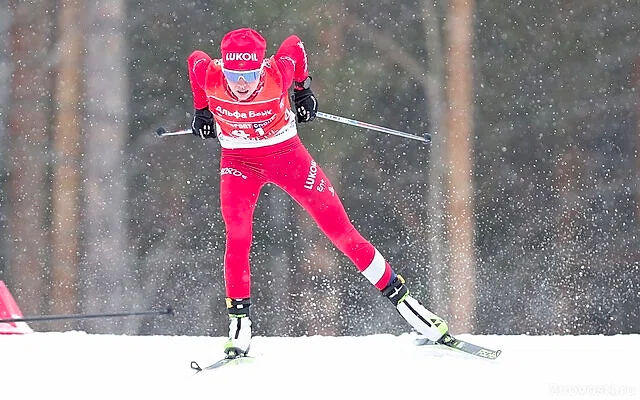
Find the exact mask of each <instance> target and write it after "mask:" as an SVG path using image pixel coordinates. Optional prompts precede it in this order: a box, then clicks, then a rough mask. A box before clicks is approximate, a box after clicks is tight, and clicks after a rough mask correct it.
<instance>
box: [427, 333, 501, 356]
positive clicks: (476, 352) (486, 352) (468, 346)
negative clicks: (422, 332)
mask: <svg viewBox="0 0 640 400" xmlns="http://www.w3.org/2000/svg"><path fill="white" fill-rule="evenodd" d="M415 344H416V345H417V346H425V345H435V346H446V347H449V348H451V349H454V350H458V351H462V352H465V353H467V354H471V355H473V356H476V357H481V358H486V359H489V360H495V359H496V358H498V356H500V354H501V353H502V350H491V349H488V348H486V347H482V346H478V345H476V344H473V343H469V342H467V341H464V340H461V339H456V338H454V337H453V336H451V335H449V334H447V335H444V336H443V337H442V339H440V340H439V341H437V342H434V341H433V340H429V339H427V338H417V339H416V341H415Z"/></svg>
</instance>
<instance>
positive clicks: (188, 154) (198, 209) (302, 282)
mask: <svg viewBox="0 0 640 400" xmlns="http://www.w3.org/2000/svg"><path fill="white" fill-rule="evenodd" d="M81 4H83V3H82V2H73V1H69V2H35V1H30V2H13V1H12V2H9V7H8V8H9V9H10V10H11V12H10V13H9V18H10V20H11V22H10V24H4V25H2V26H6V27H7V28H6V29H7V30H8V33H9V34H10V38H11V39H10V40H8V41H3V42H2V43H3V45H5V46H7V48H6V49H5V51H3V54H4V56H3V57H4V58H3V60H7V61H5V62H2V63H0V68H2V66H6V65H8V66H9V68H10V69H11V71H10V82H11V87H10V88H7V89H10V92H9V94H8V95H6V96H5V95H3V96H2V98H7V99H8V101H7V103H8V108H6V109H7V110H8V111H7V112H3V113H2V118H3V120H4V124H5V125H6V137H3V138H2V143H3V144H5V146H2V151H1V154H2V168H3V169H4V171H5V174H4V175H5V176H4V177H3V179H2V180H0V183H1V184H2V186H3V189H4V190H3V192H4V193H3V195H2V197H0V199H1V200H2V204H1V212H2V215H3V216H5V217H4V218H3V219H2V221H3V226H2V227H3V230H4V231H5V232H6V235H4V238H5V241H4V245H3V247H2V250H1V251H0V261H1V264H0V278H1V279H4V280H6V281H7V282H8V283H9V286H10V287H11V289H12V291H13V292H14V295H16V298H17V299H18V302H19V303H20V305H21V307H22V309H23V312H24V313H25V314H37V313H46V312H50V311H53V309H50V308H49V306H48V305H47V304H48V303H49V302H52V303H51V304H58V303H57V302H61V303H60V304H62V302H69V303H68V304H69V306H71V307H74V306H75V307H77V308H78V311H81V312H88V311H119V310H125V309H134V308H135V309H139V308H152V307H158V306H164V305H166V304H173V305H174V307H175V308H176V311H177V315H176V316H175V317H174V318H172V319H157V320H140V321H132V322H129V323H128V325H126V324H122V323H120V322H115V323H114V322H113V321H110V322H105V323H104V324H100V323H97V324H90V325H89V324H88V325H86V326H83V327H84V328H85V329H87V330H89V331H97V332H131V333H146V334H149V333H166V334H212V335H225V334H226V325H227V321H226V317H225V315H224V313H225V310H224V303H223V297H224V285H223V280H222V260H223V256H224V254H223V252H224V231H223V228H224V226H223V223H222V219H221V216H220V213H219V209H218V204H219V203H218V188H217V182H218V164H219V146H218V145H217V143H216V142H215V141H201V140H198V139H195V138H193V137H191V136H188V137H186V136H185V137H170V138H162V139H159V138H155V137H154V136H153V135H152V133H153V131H154V130H155V129H156V128H157V127H158V126H164V127H166V128H167V129H180V128H183V127H185V126H187V125H188V124H189V121H190V118H191V115H190V113H191V111H192V104H191V94H190V90H189V84H188V77H187V73H186V61H185V60H186V57H187V56H188V54H189V53H190V52H191V51H192V50H194V49H196V48H198V49H202V50H204V51H207V52H208V53H209V54H211V55H212V56H214V57H215V56H218V54H219V50H218V46H219V41H220V39H221V38H222V36H223V35H224V33H226V32H227V31H228V30H230V29H234V28H237V27H240V26H247V25H248V26H252V27H254V28H256V29H258V30H260V31H261V32H262V33H263V34H264V36H265V37H266V38H267V41H268V46H269V47H268V52H269V53H270V54H272V53H273V52H274V51H275V50H276V48H277V46H278V45H279V44H280V42H281V41H282V40H283V39H284V38H285V37H286V36H288V35H289V34H292V33H295V34H297V35H299V36H300V37H301V38H303V40H304V41H305V46H306V50H307V53H308V56H309V61H310V69H311V74H312V75H313V77H314V91H315V92H316V95H317V96H318V99H319V102H320V108H321V110H323V111H327V112H331V113H336V114H339V115H344V116H347V117H354V118H357V119H360V120H363V121H368V122H372V123H376V124H380V125H384V126H389V127H393V128H395V129H401V130H405V131H408V132H413V133H421V132H430V133H432V134H433V136H434V143H433V144H432V145H431V146H430V147H428V146H423V145H421V144H416V143H413V142H410V141H407V140H406V139H402V138H397V137H392V136H387V135H384V134H379V133H375V132H370V131H365V130H359V129H355V128H352V127H347V126H343V125H339V124H336V123H334V122H330V121H321V120H317V121H315V122H313V123H312V124H306V125H300V127H299V131H300V136H301V137H302V139H303V141H305V143H306V144H307V146H308V147H309V150H310V151H311V153H312V154H313V155H314V157H315V158H316V160H317V161H318V162H319V163H320V164H321V165H322V167H323V168H324V169H325V171H326V172H327V173H328V175H329V176H330V177H331V179H332V183H333V185H334V187H335V188H336V190H337V192H338V193H339V194H340V196H341V197H342V198H343V201H344V204H345V207H346V208H347V211H348V212H349V214H350V216H351V217H352V219H353V220H354V223H355V225H356V226H357V227H358V228H359V229H360V230H361V231H362V233H363V235H364V236H365V237H367V238H368V239H370V240H371V241H372V242H373V243H374V244H375V245H376V246H377V247H378V248H379V249H380V251H381V252H382V253H383V254H384V255H385V257H386V258H387V259H388V260H389V262H390V263H391V264H392V265H393V266H394V267H395V268H396V270H397V271H398V272H399V273H401V274H403V275H404V276H405V278H407V280H408V282H409V284H410V287H411V290H412V291H413V292H414V293H415V294H416V296H417V297H419V298H421V299H423V300H424V301H425V302H426V303H427V304H428V305H429V306H430V307H432V308H433V309H434V310H435V311H437V312H439V313H440V314H442V316H444V317H446V318H452V317H454V316H455V314H456V313H458V312H460V310H461V309H465V310H467V311H464V312H463V313H462V314H464V316H465V318H467V319H466V322H463V323H462V325H461V326H462V327H463V328H462V329H463V330H464V329H470V328H468V327H471V326H472V325H474V326H475V328H474V331H475V332H478V333H527V332H531V333H617V332H630V331H633V330H637V329H638V328H640V327H639V325H640V321H639V316H638V311H637V310H638V304H639V303H640V299H639V297H640V295H639V293H640V283H639V280H638V278H637V276H638V261H639V260H638V259H639V257H638V252H639V250H640V246H639V244H638V239H637V238H638V233H639V232H638V221H637V218H638V216H637V208H638V206H637V202H636V196H637V189H636V185H637V182H636V179H637V178H636V177H635V176H636V173H635V171H636V170H637V164H636V163H637V159H636V158H637V155H636V151H637V150H636V148H637V135H638V131H637V121H638V117H637V115H638V98H637V82H635V81H634V78H633V73H634V71H635V70H636V69H637V64H636V63H637V52H638V48H637V43H639V41H638V39H640V38H639V37H638V36H639V31H640V27H639V26H638V22H637V21H638V20H639V19H638V16H640V6H638V5H636V4H633V3H632V2H623V1H613V0H612V1H606V2H602V1H596V0H587V1H584V0H583V1H577V0H576V1H569V2H562V3H561V4H555V3H552V4H545V5H544V7H542V6H540V5H538V3H536V4H526V5H524V4H523V3H513V4H512V3H508V4H505V3H504V2H500V1H497V0H481V1H477V2H475V4H473V3H472V2H455V1H451V2H445V1H433V2H430V1H403V2H398V1H381V2H378V3H376V4H363V3H361V2H353V1H343V2H331V1H329V2H325V3H322V4H318V3H317V2H311V1H306V0H304V1H300V2H297V3H295V4H293V3H287V4H285V3H282V4H279V3H264V4H263V3H260V4H244V5H243V7H241V8H240V9H238V8H237V5H236V3H233V2H228V1H220V2H205V1H193V2H187V3H184V4H180V5H179V6H178V5H176V4H174V3H172V2H165V1H151V0H142V1H138V2H135V3H131V2H123V1H120V0H118V1H108V0H103V1H99V2H96V3H95V4H91V5H83V7H80V5H81ZM72 6H74V7H72ZM75 6H78V8H75ZM66 7H72V8H66ZM465 7H473V9H471V8H465ZM72 12H78V13H80V14H72ZM454 12H463V13H465V14H463V16H462V17H461V18H462V19H460V20H466V19H468V18H469V19H470V16H471V15H472V16H473V19H470V20H471V22H472V23H473V25H472V26H468V25H466V24H464V23H463V24H461V25H458V24H457V23H456V21H460V20H459V19H457V17H456V14H455V13H454ZM470 12H472V13H471V14H470ZM67 13H68V14H67ZM68 15H69V16H72V18H77V19H78V20H80V21H83V22H82V23H80V24H76V25H75V26H74V27H72V26H70V25H67V24H66V23H64V22H60V21H63V20H64V18H65V16H68ZM73 15H75V17H73ZM125 15H127V16H128V17H126V18H125ZM467 28H468V30H466V29H467ZM74 29H80V30H79V31H76V30H74ZM74 32H75V36H74V37H75V38H76V39H82V40H81V42H82V43H83V44H82V45H81V47H82V50H81V51H80V52H78V50H77V47H75V46H77V44H74V43H76V42H68V41H65V37H66V36H65V35H66V34H70V33H74ZM454 35H458V40H461V41H462V42H454V41H452V38H453V37H454ZM80 36H81V37H80ZM465 41H469V42H468V43H467V44H464V42H465ZM78 43H79V42H78ZM456 43H462V46H467V45H472V49H471V53H470V55H471V56H472V57H473V62H472V64H471V65H468V64H465V62H464V60H465V58H466V59H468V56H464V47H462V50H461V51H458V50H456V47H455V44H456ZM74 49H75V50H74ZM65 53H66V56H64V57H63V55H64V54H65ZM455 54H461V55H463V56H462V58H460V59H456V58H455V57H453V55H455ZM78 56H80V57H79V58H78ZM61 57H62V58H61ZM74 65H75V66H76V68H75V70H74V68H73V67H74ZM459 68H460V69H459ZM65 73H66V74H68V75H65ZM4 75H5V74H4V73H3V74H2V76H4ZM446 75H448V76H449V78H448V79H449V80H445V76H446ZM67 76H69V77H72V78H67ZM74 76H75V78H73V77H74ZM68 79H73V80H74V82H72V83H70V82H69V81H68ZM63 82H66V85H65V86H64V87H66V88H67V89H69V90H68V91H65V92H64V93H63V92H58V90H59V89H62V86H61V85H62V83H63ZM458 84H459V85H461V87H462V89H455V88H456V87H457V86H456V85H458ZM69 85H71V86H69ZM468 85H473V86H472V90H473V97H472V98H471V99H472V100H473V106H472V107H470V109H469V110H468V111H469V112H471V113H472V115H473V120H472V121H465V120H461V119H460V118H462V117H460V116H457V115H456V114H455V113H450V111H454V112H455V111H459V109H460V108H464V107H465V106H460V105H459V104H460V103H458V100H456V97H454V96H453V95H454V94H456V93H458V94H463V95H464V93H465V92H466V93H469V92H468V91H467V90H469V89H468V88H467V89H464V88H465V87H468ZM71 89H73V90H71ZM77 90H81V94H76V95H73V94H72V93H78V92H77ZM457 90H461V91H457ZM63 94H65V95H67V96H70V97H69V98H63V97H62V96H63ZM464 101H468V100H463V102H464ZM74 103H75V105H74ZM65 110H68V111H69V112H70V114H64V112H65ZM63 117H64V118H63ZM64 121H66V122H64ZM63 122H64V123H63ZM458 124H462V125H458ZM0 132H5V131H0ZM60 145H61V147H58V146H60ZM79 150H81V151H80V152H78V151H79ZM61 152H62V153H63V155H62V156H60V153H61ZM469 153H471V156H469ZM454 157H458V160H457V162H456V163H455V164H453V165H452V164H450V163H451V162H452V160H453V159H454ZM78 163H79V166H77V165H78ZM466 163H468V164H466ZM74 165H75V166H76V167H73V166H74ZM460 165H461V167H460ZM70 166H71V167H70ZM456 166H457V167H456ZM63 167H64V168H69V167H70V168H71V169H63ZM65 171H66V175H65V174H64V172H65ZM65 177H66V178H65ZM469 177H471V178H472V179H473V181H469V179H468V178H469ZM450 179H451V180H450ZM450 183H453V186H451V187H450V186H449V184H450ZM69 184H71V186H70V187H73V188H75V189H71V191H70V190H68V189H65V188H66V187H67V186H66V185H69ZM460 185H468V186H466V187H465V186H460ZM73 191H78V192H79V193H72V192H73ZM456 194H458V195H460V196H461V197H460V198H458V201H459V202H458V203H455V204H458V206H457V208H455V209H453V210H455V211H452V209H449V208H447V204H454V203H449V202H450V201H451V200H454V199H455V195H456ZM56 199H58V202H56ZM59 200H64V202H62V203H60V202H59ZM74 202H77V203H75V204H74ZM56 204H59V205H56ZM460 207H462V208H466V211H464V213H466V214H463V215H464V220H461V219H459V217H456V215H454V213H455V214H457V213H458V211H459V210H460ZM255 216H256V220H255V224H256V226H255V230H254V231H255V237H254V247H253V251H252V268H253V278H254V287H253V299H254V304H255V307H254V310H255V312H254V315H255V320H256V321H255V322H256V325H255V326H256V328H257V332H256V333H257V334H259V335H283V334H291V335H300V334H315V333H323V334H367V333H375V332H391V333H399V332H403V331H406V329H407V327H406V326H405V325H404V323H403V322H402V320H401V319H400V318H399V317H398V316H396V315H395V314H394V313H393V312H392V308H391V307H390V305H389V304H388V302H386V300H384V299H382V298H381V297H380V294H379V293H377V291H375V290H374V289H373V288H372V287H371V286H370V285H369V284H368V283H367V282H366V280H364V279H363V278H362V277H361V276H360V274H359V273H358V272H357V270H356V269H355V267H353V266H352V265H351V263H350V262H349V260H348V259H347V258H346V257H344V256H343V255H341V254H340V253H338V252H337V250H335V249H334V248H333V246H332V245H331V243H329V242H328V240H327V239H326V238H325V237H324V236H323V235H322V233H321V232H320V231H319V230H318V229H317V228H316V227H315V225H314V224H313V223H312V221H311V219H310V218H309V217H307V216H306V214H305V213H304V212H303V211H302V210H301V209H300V207H299V206H298V205H297V204H295V203H294V202H292V201H291V200H290V199H289V198H288V197H287V196H286V195H284V193H282V191H281V190H279V189H278V188H276V187H271V186H268V187H266V188H265V189H264V190H263V193H262V197H261V199H260V201H259V203H258V209H257V210H256V213H255ZM76 218H79V220H76ZM457 224H458V225H457ZM459 224H462V225H459ZM74 226H78V228H77V231H76V232H74V231H73V228H72V227H74ZM461 226H464V227H465V228H463V229H460V230H458V228H460V227H461ZM469 226H471V227H473V228H475V229H474V232H472V234H471V232H470V230H469V228H468V227H469ZM60 227H66V228H67V229H71V230H70V231H67V232H68V233H62V231H61V230H57V229H58V228H60ZM447 230H448V231H447ZM61 233H62V235H61V236H62V237H60V236H58V235H57V234H61ZM74 233H75V234H76V235H77V236H75V237H74ZM452 233H455V234H452ZM458 233H459V234H460V235H461V236H457V235H456V234H458ZM456 237H457V238H458V239H456ZM470 240H473V241H474V243H475V247H469V246H467V245H465V243H467V242H468V241H470ZM74 241H77V243H76V242H74ZM74 243H76V244H75V245H77V252H76V254H72V253H69V252H67V253H64V254H66V256H65V255H64V254H63V253H58V252H59V251H61V250H63V248H62V246H67V247H65V248H73V246H74ZM465 246H466V247H465ZM56 254H61V255H58V256H56ZM65 257H66V258H65ZM74 257H77V260H76V261H72V260H73V259H74ZM65 261H71V263H72V264H73V263H75V264H76V266H75V268H78V278H77V279H78V282H77V286H75V287H71V286H73V285H71V284H68V283H67V284H65V285H66V286H64V287H65V288H67V289H74V290H77V291H78V292H77V296H78V298H77V299H76V301H72V300H71V299H70V298H71V297H73V296H75V295H76V294H74V292H73V291H70V292H68V293H67V294H65V295H62V296H64V297H65V298H60V296H59V295H54V296H53V297H50V296H49V288H50V285H52V284H53V283H54V282H58V283H62V282H64V281H65V279H73V275H72V274H66V275H64V276H65V277H66V278H55V274H54V271H55V270H56V269H57V268H61V267H62V266H63V263H64V262H65ZM450 267H451V268H454V269H460V268H462V269H466V268H467V267H468V268H469V269H468V270H467V271H468V276H469V279H467V280H466V282H467V283H469V284H470V286H468V287H467V288H466V290H462V291H459V289H461V288H464V286H463V285H461V283H460V282H459V281H457V280H456V279H457V278H459V276H458V275H457V274H451V273H450V272H449V269H450ZM71 268H73V265H72V266H71ZM474 270H475V272H474ZM474 280H475V283H474V282H473V281H474ZM455 293H459V294H458V295H456V294H455ZM474 296H476V298H475V300H474ZM449 302H452V304H453V306H454V307H453V308H450V307H448V306H447V305H448V303H449ZM457 306H459V307H457ZM473 307H475V309H476V312H475V318H474V317H473V316H472V311H471V312H470V311H469V309H470V308H473ZM70 309H71V308H69V310H70ZM36 328H37V329H38V328H40V329H47V328H50V327H49V326H46V325H43V326H37V327H36Z"/></svg>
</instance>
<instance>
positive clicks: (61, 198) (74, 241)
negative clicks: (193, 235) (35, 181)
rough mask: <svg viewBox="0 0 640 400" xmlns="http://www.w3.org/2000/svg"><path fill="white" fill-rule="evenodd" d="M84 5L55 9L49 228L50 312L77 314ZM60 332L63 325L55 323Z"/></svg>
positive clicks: (72, 2) (69, 5)
mask: <svg viewBox="0 0 640 400" xmlns="http://www.w3.org/2000/svg"><path fill="white" fill-rule="evenodd" d="M82 4H83V2H78V1H66V2H64V3H63V4H62V5H61V7H59V8H58V13H57V16H58V29H59V31H60V33H59V35H58V37H59V39H58V43H57V46H56V52H57V74H56V90H55V103H56V105H57V109H56V111H57V114H56V116H55V119H56V123H55V127H54V133H53V148H54V160H53V164H54V165H53V168H54V176H53V189H52V194H53V213H52V218H53V221H52V222H53V226H52V230H51V248H52V250H51V251H52V259H51V308H50V312H51V313H53V314H74V313H77V312H78V310H77V304H78V298H77V297H78V296H77V293H78V282H77V278H78V262H79V254H80V249H79V245H78V240H79V224H80V216H79V214H80V208H79V201H78V200H79V194H80V191H81V182H82V178H81V163H80V159H81V154H82V150H81V143H82V140H81V133H80V130H81V121H82V110H81V105H82V81H83V79H82V72H81V71H82V69H81V68H80V66H81V65H82V61H83V60H82V52H83V50H84V42H83V31H82V25H81V24H79V23H78V22H79V21H83V20H84V18H83V17H84V15H83V7H82ZM54 325H56V326H57V329H61V328H62V326H64V323H58V324H54Z"/></svg>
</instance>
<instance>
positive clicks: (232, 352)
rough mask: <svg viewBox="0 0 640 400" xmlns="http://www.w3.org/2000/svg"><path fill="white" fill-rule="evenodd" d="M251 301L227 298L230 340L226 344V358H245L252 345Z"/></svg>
mask: <svg viewBox="0 0 640 400" xmlns="http://www.w3.org/2000/svg"><path fill="white" fill-rule="evenodd" d="M250 305H251V300H250V299H229V298H227V310H228V311H229V339H227V341H226V342H225V344H224V352H225V354H226V355H227V356H226V358H237V357H244V356H246V355H247V353H248V352H249V346H250V344H251V320H250V319H249V306H250Z"/></svg>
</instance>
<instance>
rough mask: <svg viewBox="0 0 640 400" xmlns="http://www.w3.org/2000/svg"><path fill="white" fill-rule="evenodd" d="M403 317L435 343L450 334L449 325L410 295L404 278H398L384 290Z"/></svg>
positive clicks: (383, 292) (384, 293)
mask: <svg viewBox="0 0 640 400" xmlns="http://www.w3.org/2000/svg"><path fill="white" fill-rule="evenodd" d="M382 294H383V295H384V296H386V297H387V298H388V299H389V300H391V302H392V303H393V305H395V306H396V309H397V310H398V312H399V313H400V315H402V317H403V318H404V319H405V320H406V321H407V322H408V323H409V325H411V326H412V327H413V329H415V330H416V331H417V332H418V333H420V334H421V335H424V336H425V337H426V338H427V339H429V340H432V341H434V342H437V341H439V340H440V339H442V337H443V336H445V335H446V334H447V333H448V332H449V327H448V326H447V323H446V322H445V320H443V319H442V318H440V317H438V316H437V315H435V314H434V313H432V312H431V311H429V310H427V309H426V308H425V307H424V306H423V305H422V304H420V302H419V301H418V300H416V299H414V298H413V297H411V296H410V295H409V289H407V287H406V286H405V284H404V279H403V278H402V276H400V275H398V276H396V278H395V279H394V280H393V281H392V282H391V283H390V284H389V286H387V287H386V288H384V289H383V290H382Z"/></svg>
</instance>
